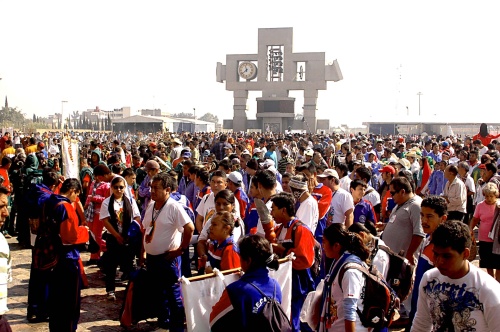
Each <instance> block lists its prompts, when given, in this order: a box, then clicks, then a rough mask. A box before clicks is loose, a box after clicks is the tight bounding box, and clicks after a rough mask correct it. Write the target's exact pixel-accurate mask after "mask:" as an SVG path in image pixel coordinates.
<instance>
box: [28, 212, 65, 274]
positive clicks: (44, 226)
mask: <svg viewBox="0 0 500 332" xmlns="http://www.w3.org/2000/svg"><path fill="white" fill-rule="evenodd" d="M64 203H66V202H59V203H57V204H56V205H55V206H54V207H47V204H45V205H44V206H43V209H42V217H41V218H40V225H39V226H38V233H37V236H36V240H35V246H34V249H33V267H34V268H36V269H39V270H42V271H44V270H49V269H52V268H53V267H54V266H56V264H57V262H58V261H59V255H60V251H61V248H62V245H63V244H62V240H61V237H60V235H59V230H60V229H59V228H60V225H61V221H58V220H56V219H55V218H54V216H53V211H54V210H55V209H56V207H57V206H59V205H61V204H64ZM67 204H69V203H67ZM47 210H50V211H47Z"/></svg>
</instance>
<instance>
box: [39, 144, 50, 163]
mask: <svg viewBox="0 0 500 332" xmlns="http://www.w3.org/2000/svg"><path fill="white" fill-rule="evenodd" d="M37 148H38V152H41V153H43V156H44V157H45V159H47V158H48V157H49V154H48V153H47V150H46V149H45V144H43V142H38V145H37Z"/></svg>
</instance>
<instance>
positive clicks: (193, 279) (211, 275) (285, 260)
mask: <svg viewBox="0 0 500 332" xmlns="http://www.w3.org/2000/svg"><path fill="white" fill-rule="evenodd" d="M293 259H295V256H293V255H288V256H286V257H285V258H281V259H278V262H279V263H280V264H283V263H286V262H288V261H290V260H293ZM219 272H220V273H222V274H223V275H226V274H231V273H235V272H241V268H240V267H238V268H235V269H230V270H224V271H219ZM215 276H217V274H215V273H208V274H204V275H201V276H194V277H190V278H186V279H187V280H189V281H190V282H191V281H198V280H204V279H208V278H213V277H215Z"/></svg>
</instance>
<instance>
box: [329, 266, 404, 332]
mask: <svg viewBox="0 0 500 332" xmlns="http://www.w3.org/2000/svg"><path fill="white" fill-rule="evenodd" d="M348 269H356V270H359V271H361V272H362V273H363V274H364V276H365V280H366V283H365V286H364V287H363V293H362V297H361V299H362V300H363V311H361V310H359V308H357V309H356V312H357V313H358V316H359V320H360V321H361V324H363V326H364V327H373V328H383V327H388V326H390V325H391V323H392V321H393V317H394V313H395V311H396V309H397V308H398V306H399V300H398V297H397V296H396V293H395V292H394V291H393V290H392V289H391V287H390V286H389V285H388V284H387V283H386V282H385V280H384V277H383V276H382V275H381V274H380V272H378V270H377V269H376V268H375V267H374V266H372V267H371V268H370V270H368V269H367V268H365V267H364V266H363V265H361V264H359V263H346V264H344V266H342V268H341V269H340V272H339V279H338V280H339V286H340V288H341V289H342V278H343V277H344V273H345V272H346V271H347V270H348Z"/></svg>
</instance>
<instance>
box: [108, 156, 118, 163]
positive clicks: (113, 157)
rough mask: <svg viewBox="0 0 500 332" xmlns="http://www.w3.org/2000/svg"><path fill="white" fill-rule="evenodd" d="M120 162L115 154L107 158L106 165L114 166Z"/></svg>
mask: <svg viewBox="0 0 500 332" xmlns="http://www.w3.org/2000/svg"><path fill="white" fill-rule="evenodd" d="M117 162H120V157H119V156H118V155H117V154H113V155H111V156H110V157H109V158H108V164H114V163H117Z"/></svg>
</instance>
